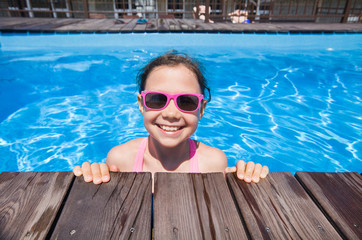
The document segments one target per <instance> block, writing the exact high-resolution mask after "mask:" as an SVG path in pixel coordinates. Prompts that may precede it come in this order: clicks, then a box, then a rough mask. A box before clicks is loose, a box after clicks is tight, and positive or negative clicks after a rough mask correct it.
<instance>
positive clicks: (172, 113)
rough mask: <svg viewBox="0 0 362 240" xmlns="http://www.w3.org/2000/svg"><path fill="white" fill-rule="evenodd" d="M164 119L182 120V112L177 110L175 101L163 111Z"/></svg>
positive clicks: (171, 101)
mask: <svg viewBox="0 0 362 240" xmlns="http://www.w3.org/2000/svg"><path fill="white" fill-rule="evenodd" d="M162 117H164V118H168V119H180V118H181V112H180V111H179V110H178V109H177V107H176V105H175V102H174V100H173V99H171V100H170V102H169V103H168V105H167V107H166V108H165V109H163V110H162Z"/></svg>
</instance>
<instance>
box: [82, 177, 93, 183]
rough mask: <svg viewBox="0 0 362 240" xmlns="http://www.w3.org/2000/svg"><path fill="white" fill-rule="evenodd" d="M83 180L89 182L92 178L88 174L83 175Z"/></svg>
mask: <svg viewBox="0 0 362 240" xmlns="http://www.w3.org/2000/svg"><path fill="white" fill-rule="evenodd" d="M84 180H85V181H86V182H90V181H92V178H91V177H90V176H84Z"/></svg>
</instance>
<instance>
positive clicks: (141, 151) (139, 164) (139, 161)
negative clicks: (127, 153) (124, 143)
mask: <svg viewBox="0 0 362 240" xmlns="http://www.w3.org/2000/svg"><path fill="white" fill-rule="evenodd" d="M146 147H147V137H145V138H144V139H143V140H142V142H141V144H140V145H139V147H138V150H137V155H136V160H135V163H134V166H133V172H142V171H143V157H144V155H145V151H146Z"/></svg>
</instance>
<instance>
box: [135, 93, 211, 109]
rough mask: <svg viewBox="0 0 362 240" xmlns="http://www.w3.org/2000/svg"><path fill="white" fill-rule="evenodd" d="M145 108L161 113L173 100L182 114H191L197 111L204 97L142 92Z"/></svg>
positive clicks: (188, 94) (189, 94) (199, 95)
mask: <svg viewBox="0 0 362 240" xmlns="http://www.w3.org/2000/svg"><path fill="white" fill-rule="evenodd" d="M141 95H142V98H143V104H144V106H145V107H146V108H147V109H149V110H155V111H160V110H163V109H165V108H166V107H167V105H168V104H169V102H170V100H171V99H173V101H174V103H175V105H176V107H177V109H178V110H180V111H181V112H186V113H191V112H195V111H197V109H199V107H200V103H201V101H202V99H203V98H204V96H203V95H202V94H193V93H181V94H168V93H164V92H155V91H142V92H141Z"/></svg>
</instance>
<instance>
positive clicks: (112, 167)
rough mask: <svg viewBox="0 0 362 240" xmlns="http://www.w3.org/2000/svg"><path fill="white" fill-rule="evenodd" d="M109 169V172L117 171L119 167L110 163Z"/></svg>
mask: <svg viewBox="0 0 362 240" xmlns="http://www.w3.org/2000/svg"><path fill="white" fill-rule="evenodd" d="M110 170H111V172H119V169H118V167H117V166H116V165H111V167H110Z"/></svg>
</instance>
